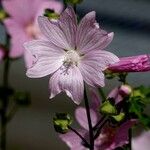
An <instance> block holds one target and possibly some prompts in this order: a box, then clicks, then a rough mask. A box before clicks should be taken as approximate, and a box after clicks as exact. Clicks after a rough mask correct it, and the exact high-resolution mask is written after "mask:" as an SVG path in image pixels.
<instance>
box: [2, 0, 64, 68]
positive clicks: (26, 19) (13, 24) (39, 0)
mask: <svg viewBox="0 0 150 150" xmlns="http://www.w3.org/2000/svg"><path fill="white" fill-rule="evenodd" d="M2 4H3V7H4V9H5V11H6V12H7V13H8V14H9V15H10V17H9V18H7V19H6V20H4V24H5V26H6V28H7V31H8V33H9V34H10V36H11V38H12V39H11V50H10V57H11V58H16V57H20V56H22V55H23V54H24V48H23V43H24V42H26V41H29V40H31V39H37V38H38V37H39V36H41V33H40V30H39V27H38V24H37V17H38V16H39V15H43V13H44V10H45V9H46V8H48V9H53V10H54V11H55V12H57V13H60V12H61V10H62V5H61V3H60V2H57V1H54V0H51V1H50V0H3V1H2ZM25 61H26V63H27V66H28V65H30V63H31V62H30V59H28V58H26V56H25ZM28 63H29V64H28Z"/></svg>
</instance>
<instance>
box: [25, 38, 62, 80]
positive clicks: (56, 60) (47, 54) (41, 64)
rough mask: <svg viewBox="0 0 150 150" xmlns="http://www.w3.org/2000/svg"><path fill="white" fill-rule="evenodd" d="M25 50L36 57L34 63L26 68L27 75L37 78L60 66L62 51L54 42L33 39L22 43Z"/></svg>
mask: <svg viewBox="0 0 150 150" xmlns="http://www.w3.org/2000/svg"><path fill="white" fill-rule="evenodd" d="M24 47H25V49H26V50H29V51H30V52H31V54H32V55H33V56H34V57H36V60H37V61H36V63H35V64H33V66H32V67H30V68H29V69H28V70H27V73H26V74H27V76H28V77H32V78H39V77H44V76H46V75H49V74H51V73H53V72H55V71H56V70H57V69H58V68H60V67H61V65H62V64H63V60H64V51H63V50H62V49H60V48H59V47H57V46H55V45H54V44H52V43H50V42H48V41H44V40H35V41H31V42H27V43H25V44H24Z"/></svg>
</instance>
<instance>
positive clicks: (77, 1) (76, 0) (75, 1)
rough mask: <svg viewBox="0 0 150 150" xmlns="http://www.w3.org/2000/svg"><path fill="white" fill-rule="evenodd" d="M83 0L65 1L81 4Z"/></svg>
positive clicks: (66, 1) (66, 0)
mask: <svg viewBox="0 0 150 150" xmlns="http://www.w3.org/2000/svg"><path fill="white" fill-rule="evenodd" d="M82 2H83V0H65V3H68V4H73V5H76V4H81V3H82Z"/></svg>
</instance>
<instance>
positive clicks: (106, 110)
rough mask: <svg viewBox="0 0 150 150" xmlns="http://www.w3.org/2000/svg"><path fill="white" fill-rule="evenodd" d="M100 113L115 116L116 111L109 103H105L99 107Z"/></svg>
mask: <svg viewBox="0 0 150 150" xmlns="http://www.w3.org/2000/svg"><path fill="white" fill-rule="evenodd" d="M100 112H101V113H102V114H104V115H116V114H117V109H116V107H115V106H113V105H112V104H111V103H110V101H105V102H104V103H103V104H102V105H101V107H100Z"/></svg>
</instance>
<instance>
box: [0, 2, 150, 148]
mask: <svg viewBox="0 0 150 150" xmlns="http://www.w3.org/2000/svg"><path fill="white" fill-rule="evenodd" d="M92 10H95V11H96V12H97V20H98V22H99V23H100V26H101V27H102V28H104V29H105V30H107V31H109V32H111V31H113V32H114V33H115V36H114V40H113V42H112V43H111V45H110V46H109V47H108V48H107V49H108V50H110V51H112V52H113V53H115V54H116V55H118V56H130V55H138V54H145V53H150V1H149V0H85V1H84V3H83V4H82V5H80V6H79V7H78V13H79V14H80V15H81V16H83V15H84V14H85V13H87V12H89V11H92ZM3 34H4V32H3V30H2V29H1V30H0V38H1V41H2V42H3V41H4V37H3ZM2 66H3V64H2V63H1V64H0V79H1V78H2ZM25 72H26V70H25V67H24V62H23V60H18V61H16V62H14V63H13V64H12V65H11V70H10V79H9V80H10V84H11V86H13V87H15V88H16V89H20V90H27V91H30V93H31V98H32V105H31V106H30V107H29V108H21V109H19V111H18V112H17V114H16V116H15V117H14V119H13V120H12V121H11V123H10V124H9V125H8V133H7V135H8V143H7V146H8V150H67V149H68V148H67V146H66V145H65V144H64V143H62V142H61V140H60V139H59V138H58V136H57V133H55V131H54V129H53V125H52V118H53V115H54V113H55V112H64V111H65V112H71V113H72V114H73V111H74V109H75V107H76V105H75V104H73V102H72V101H71V100H70V99H69V98H67V97H66V96H65V95H62V94H61V95H58V96H57V97H56V98H54V99H53V100H51V101H50V100H49V98H48V97H49V90H48V81H49V77H45V78H41V79H29V78H27V77H26V75H25ZM149 78H150V73H133V74H130V75H129V77H128V80H129V83H131V84H133V85H135V86H136V85H141V84H143V85H145V86H148V85H150V79H149ZM106 83H107V84H106V88H105V89H106V91H107V92H108V91H110V90H111V89H112V88H113V87H114V86H115V83H116V82H115V81H113V82H112V81H111V82H106Z"/></svg>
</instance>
